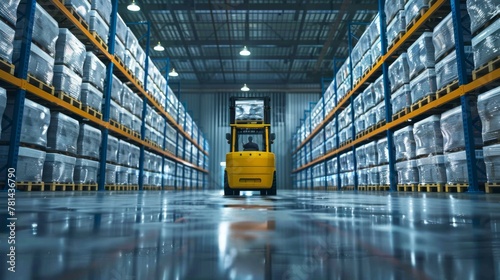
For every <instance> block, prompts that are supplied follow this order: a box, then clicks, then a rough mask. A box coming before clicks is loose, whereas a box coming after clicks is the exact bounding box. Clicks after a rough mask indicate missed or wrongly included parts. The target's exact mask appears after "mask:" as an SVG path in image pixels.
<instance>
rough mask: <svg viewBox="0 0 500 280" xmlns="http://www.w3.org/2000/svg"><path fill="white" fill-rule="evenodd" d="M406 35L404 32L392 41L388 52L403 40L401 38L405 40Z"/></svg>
mask: <svg viewBox="0 0 500 280" xmlns="http://www.w3.org/2000/svg"><path fill="white" fill-rule="evenodd" d="M404 34H405V33H404V32H399V34H398V35H396V37H395V38H394V40H392V42H391V43H390V44H389V47H388V48H387V50H390V49H392V47H394V45H396V44H397V43H398V42H399V41H400V40H401V38H403V35H404Z"/></svg>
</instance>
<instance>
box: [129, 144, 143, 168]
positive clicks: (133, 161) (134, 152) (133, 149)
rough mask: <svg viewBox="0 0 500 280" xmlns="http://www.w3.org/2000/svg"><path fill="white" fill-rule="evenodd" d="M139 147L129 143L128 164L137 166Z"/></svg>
mask: <svg viewBox="0 0 500 280" xmlns="http://www.w3.org/2000/svg"><path fill="white" fill-rule="evenodd" d="M140 152H141V150H140V148H139V147H137V146H136V145H133V144H130V166H131V167H135V168H139V156H140Z"/></svg>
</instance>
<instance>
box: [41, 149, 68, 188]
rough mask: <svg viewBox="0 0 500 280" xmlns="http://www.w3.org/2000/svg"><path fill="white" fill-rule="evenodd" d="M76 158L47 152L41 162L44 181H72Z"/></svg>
mask: <svg viewBox="0 0 500 280" xmlns="http://www.w3.org/2000/svg"><path fill="white" fill-rule="evenodd" d="M75 163H76V158H74V157H70V156H65V155H61V154H55V153H47V154H46V156H45V162H44V164H43V176H42V180H43V181H44V182H57V183H72V182H73V173H74V170H75Z"/></svg>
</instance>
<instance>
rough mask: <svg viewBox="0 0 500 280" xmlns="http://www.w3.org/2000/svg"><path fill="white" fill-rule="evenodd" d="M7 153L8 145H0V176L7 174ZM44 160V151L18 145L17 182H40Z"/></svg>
mask: <svg viewBox="0 0 500 280" xmlns="http://www.w3.org/2000/svg"><path fill="white" fill-rule="evenodd" d="M8 154H9V147H8V146H0V176H2V178H6V177H7V176H6V175H7V169H8V168H10V167H7V156H8ZM44 162H45V152H43V151H39V150H35V149H31V148H26V147H19V155H18V157H17V166H16V167H15V168H16V181H17V182H41V181H42V174H43V164H44Z"/></svg>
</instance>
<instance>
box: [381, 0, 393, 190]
mask: <svg viewBox="0 0 500 280" xmlns="http://www.w3.org/2000/svg"><path fill="white" fill-rule="evenodd" d="M378 4H379V20H380V41H381V45H382V56H384V55H385V54H386V53H387V34H386V24H385V13H384V9H385V1H384V0H378ZM382 75H383V84H384V102H385V119H386V122H387V123H389V122H391V121H392V104H391V88H390V86H389V65H388V63H387V62H384V63H383V64H382ZM386 134H387V149H388V152H389V184H390V190H391V191H397V190H398V189H397V173H396V151H395V148H394V137H393V134H394V132H393V131H392V129H388V130H387V131H386Z"/></svg>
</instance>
